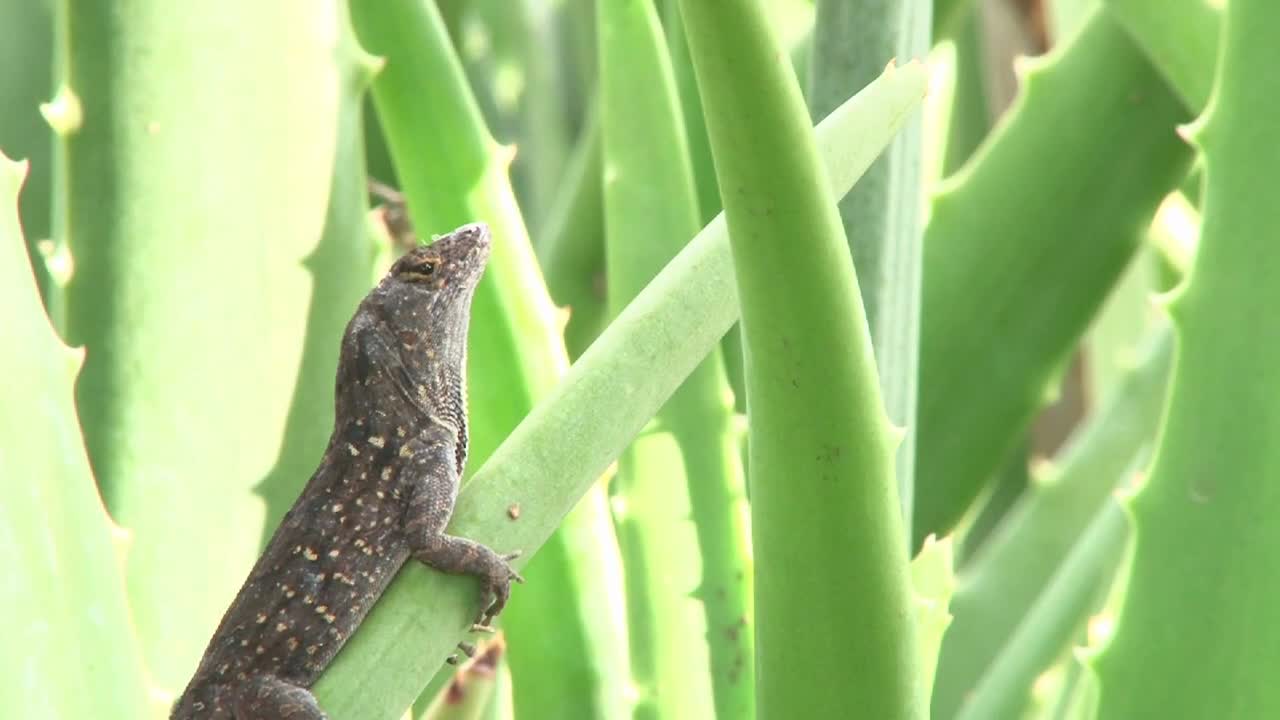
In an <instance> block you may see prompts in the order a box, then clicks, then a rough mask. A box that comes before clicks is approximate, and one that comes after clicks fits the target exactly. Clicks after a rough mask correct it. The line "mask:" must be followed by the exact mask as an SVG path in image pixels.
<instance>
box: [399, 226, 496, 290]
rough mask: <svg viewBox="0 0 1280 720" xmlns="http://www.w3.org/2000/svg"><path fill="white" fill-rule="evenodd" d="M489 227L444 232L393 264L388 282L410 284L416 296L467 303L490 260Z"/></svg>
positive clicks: (409, 287) (461, 228)
mask: <svg viewBox="0 0 1280 720" xmlns="http://www.w3.org/2000/svg"><path fill="white" fill-rule="evenodd" d="M489 244H490V243H489V227H488V226H487V225H485V224H484V223H471V224H470V225H463V226H462V227H460V228H458V229H457V230H454V231H453V232H451V233H449V234H447V235H441V236H439V237H437V238H436V240H435V241H434V242H432V243H431V244H430V245H426V246H423V247H417V248H414V249H413V250H410V251H409V252H407V253H405V254H404V255H403V256H402V257H401V258H400V259H399V260H397V261H396V262H395V264H394V265H392V266H391V271H390V272H388V273H387V281H389V282H391V283H396V284H403V285H405V286H407V288H408V289H409V290H410V292H413V293H415V294H416V295H420V296H423V297H422V299H426V298H425V296H426V295H431V296H434V297H432V298H431V304H432V305H436V306H438V305H439V303H440V301H441V300H445V301H452V300H454V299H461V300H463V301H464V302H467V301H469V300H470V298H471V294H472V293H473V292H474V291H475V288H476V284H477V283H479V282H480V276H481V275H482V274H484V267H485V264H486V263H487V262H488V260H489Z"/></svg>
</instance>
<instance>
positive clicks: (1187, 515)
mask: <svg viewBox="0 0 1280 720" xmlns="http://www.w3.org/2000/svg"><path fill="white" fill-rule="evenodd" d="M1038 7H1041V9H1043V10H1044V14H1043V15H1042V16H1041V15H1018V11H1016V10H1008V9H1006V10H1004V12H1005V13H1006V18H1008V17H1012V18H1014V19H1015V21H1018V22H1022V23H1024V24H1025V28H1024V29H1032V30H1036V31H1037V32H1038V31H1039V30H1040V29H1044V30H1045V31H1046V32H1047V34H1046V36H1047V37H1048V38H1050V39H1051V40H1052V43H1053V45H1054V47H1053V48H1052V50H1051V51H1050V52H1049V53H1048V54H1047V55H1046V56H1045V57H1044V58H1038V59H1034V60H1031V61H1027V62H1025V63H1021V64H1020V65H1019V67H1018V72H1019V82H1020V90H1019V94H1018V96H1017V98H1016V100H1015V101H1014V104H1013V106H1012V107H1011V108H1009V109H1007V110H1005V111H1002V112H998V111H999V109H998V108H993V107H992V106H991V105H990V104H989V103H988V99H987V97H986V93H987V88H988V87H989V82H990V79H991V78H992V77H996V76H998V75H999V74H1002V73H1005V72H1007V71H1008V68H1007V67H1004V66H1002V65H999V64H998V63H996V62H995V61H993V60H992V58H993V57H995V55H993V54H992V53H990V52H988V51H989V49H990V48H991V47H992V46H993V44H994V43H996V42H998V41H999V40H1000V38H999V37H996V36H995V35H993V33H996V32H999V31H998V30H997V29H996V28H997V25H994V24H992V23H991V22H988V20H989V19H990V17H991V16H990V15H989V13H990V12H991V11H992V8H991V7H988V6H987V4H985V3H973V2H965V1H964V0H934V1H933V2H929V1H928V0H819V2H816V3H809V2H805V1H804V0H786V1H777V2H769V3H763V2H761V1H760V0H596V1H595V2H578V3H563V2H554V1H553V0H517V2H514V3H511V2H498V1H495V0H481V1H480V2H474V3H467V2H457V1H456V0H438V2H437V1H433V0H348V1H347V2H342V1H340V0H324V1H323V2H320V3H310V4H298V3H283V4H270V3H269V4H267V5H265V6H264V5H263V4H262V3H249V2H246V1H245V0H230V1H229V2H223V3H216V4H199V3H197V4H194V5H184V4H174V3H172V2H161V1H160V0H137V1H135V2H132V3H127V4H125V5H121V6H119V7H116V6H114V5H110V6H109V5H104V4H101V3H90V2H85V1H84V0H47V1H32V0H0V19H2V20H0V41H2V42H0V58H3V59H4V61H5V62H4V63H3V64H4V67H5V68H6V73H5V77H4V78H3V80H2V81H0V98H3V100H4V101H5V102H4V103H3V104H0V108H4V110H2V111H0V149H2V150H3V151H4V152H5V159H3V160H0V297H2V298H3V300H4V301H5V302H4V303H3V305H4V307H5V315H4V319H3V321H2V322H0V370H3V372H4V377H5V378H6V380H8V383H7V384H6V388H7V390H6V394H5V402H3V403H0V561H2V562H3V567H4V568H6V570H7V573H6V578H7V580H6V581H5V582H2V583H0V608H2V609H3V611H4V612H3V613H2V614H0V618H2V619H0V634H3V636H4V637H5V639H6V640H7V641H8V642H7V643H6V647H5V650H4V651H3V653H0V715H3V716H4V717H9V716H10V715H12V716H14V717H24V718H25V717H31V718H40V719H41V720H44V719H50V720H52V719H60V718H68V719H70V718H80V717H89V716H92V717H102V718H107V719H108V720H111V719H113V718H121V719H124V718H139V717H154V718H159V717H165V716H166V715H167V712H168V705H169V703H170V702H171V701H172V698H173V697H174V695H175V694H176V693H177V692H179V691H180V690H181V688H182V686H183V684H184V683H185V681H186V680H187V678H188V677H189V676H190V674H191V672H192V670H193V668H194V666H195V663H196V662H197V660H198V658H199V654H200V651H201V649H202V648H203V646H204V643H205V642H206V641H207V639H208V637H209V635H210V633H211V631H212V629H213V626H214V625H215V624H216V622H217V620H218V618H219V616H220V613H221V612H222V610H223V609H224V608H225V607H226V604H227V602H228V601H229V599H230V597H231V596H232V595H233V594H234V593H235V592H236V590H237V588H238V587H239V584H240V582H241V580H242V579H243V577H244V574H245V573H246V572H247V570H248V568H249V567H250V564H251V563H252V562H253V560H254V558H255V556H256V553H257V551H258V549H259V548H260V547H261V544H262V542H263V539H264V538H266V537H268V536H269V534H270V533H271V532H272V531H273V529H274V527H275V524H276V523H277V522H279V519H280V518H281V516H282V515H283V513H284V512H285V511H286V510H287V509H288V507H289V505H290V503H291V502H292V499H293V497H294V496H295V495H296V494H297V492H298V490H299V488H300V487H301V486H302V483H304V482H305V481H306V479H307V477H308V475H309V474H310V472H311V470H312V469H313V468H314V466H315V464H316V463H317V462H318V460H319V457H320V453H321V452H322V450H323V447H324V445H325V442H326V439H327V436H328V432H329V430H330V425H331V421H332V402H333V390H334V388H333V377H334V370H335V363H336V357H337V350H338V339H339V337H340V335H341V332H342V329H343V327H344V324H345V323H346V321H347V319H348V318H349V317H350V314H351V312H352V310H353V308H354V306H355V304H356V303H357V302H358V300H359V298H360V297H361V296H362V295H363V294H364V293H365V292H366V291H367V290H368V288H369V287H370V283H371V281H373V280H374V279H375V278H377V277H378V276H379V275H380V274H381V273H382V272H383V270H384V268H385V267H386V265H387V263H389V262H390V260H391V259H392V258H393V257H394V255H395V253H396V252H397V249H396V247H393V243H394V242H395V241H399V240H403V239H405V237H408V238H409V239H411V240H412V239H413V238H414V236H416V239H417V241H419V242H430V241H431V237H432V235H433V234H435V233H441V232H445V231H448V230H450V229H452V228H453V227H455V226H457V225H460V224H462V223H465V222H471V221H476V220H482V221H485V222H487V223H488V224H489V226H490V228H491V229H492V231H493V236H494V250H493V256H492V259H491V261H490V267H489V268H488V270H487V272H486V275H485V277H484V279H483V281H482V284H481V286H480V288H479V289H478V291H477V295H476V301H475V307H474V312H473V321H472V327H471V336H470V338H469V342H470V353H469V362H470V365H469V368H468V378H469V386H470V388H469V389H470V393H469V397H468V406H469V410H470V417H469V426H470V430H471V441H472V442H471V448H470V461H469V465H468V468H467V472H466V477H465V479H464V485H463V488H462V490H461V493H460V496H459V499H458V504H457V508H456V512H455V515H454V519H453V522H452V525H451V531H452V532H455V533H457V534H460V535H464V536H467V537H472V538H475V539H477V540H479V541H481V542H485V543H488V544H492V545H495V546H499V547H503V548H520V549H521V550H523V551H524V555H523V557H521V558H520V559H519V561H518V562H517V564H518V565H520V567H521V571H522V573H523V574H524V575H525V576H526V577H527V579H528V582H527V583H526V584H525V585H522V586H518V587H517V588H516V589H515V594H514V596H513V598H512V601H511V604H510V606H509V607H508V609H507V610H506V612H505V613H504V614H503V616H502V617H501V618H500V624H501V626H502V627H501V635H500V636H496V637H494V638H488V637H480V638H478V640H479V644H480V645H481V647H480V651H481V652H480V657H479V659H478V660H477V661H474V662H471V663H468V664H464V666H463V667H461V668H456V667H454V666H452V665H449V664H447V663H446V662H445V661H446V659H447V658H448V657H449V655H450V654H451V653H453V652H454V649H455V645H456V643H457V642H458V641H459V640H463V639H468V640H471V641H476V640H477V637H476V636H475V635H474V634H472V633H471V632H469V621H470V620H471V619H472V618H473V617H474V611H475V608H474V602H475V597H474V593H475V588H474V585H473V584H472V582H471V581H470V580H468V579H465V578H456V577H448V576H444V575H440V574H438V573H435V572H433V571H431V570H429V569H427V568H425V567H422V566H420V565H418V564H416V563H411V564H409V565H407V566H406V567H405V568H404V570H403V571H402V572H401V573H400V575H399V577H397V579H396V580H395V581H394V582H393V583H392V585H391V587H390V589H389V590H388V592H387V593H386V594H385V595H384V596H383V597H382V598H381V599H380V601H379V602H378V603H377V605H376V607H375V608H374V610H373V612H372V613H371V614H370V615H369V617H368V618H367V619H366V621H365V622H364V623H363V624H362V625H361V627H360V629H359V631H358V632H357V633H356V634H355V635H354V636H353V637H352V638H351V640H350V641H349V642H348V644H347V645H346V646H345V647H344V648H343V650H342V651H341V652H340V653H339V655H338V657H337V659H336V660H335V661H334V663H333V664H332V666H331V667H329V668H328V669H327V670H326V671H325V673H324V674H323V676H322V677H321V678H320V680H319V681H318V682H317V683H316V686H315V687H314V688H313V689H314V691H315V693H316V695H317V697H318V698H319V700H320V702H321V704H322V705H323V707H324V708H325V709H326V711H327V712H328V713H329V714H330V716H331V717H333V718H361V719H364V718H373V719H375V720H377V719H379V718H383V719H387V720H391V719H392V718H402V717H405V716H406V715H408V716H410V717H413V718H446V717H449V718H454V717H456V718H463V717H467V718H493V719H495V720H501V719H503V718H542V717H557V718H591V719H596V718H599V719H601V720H607V719H612V718H625V717H644V718H657V719H659V720H662V719H666V718H685V717H695V718H703V717H707V718H710V717H717V718H722V719H733V720H737V719H747V718H753V717H758V718H763V719H770V718H790V717H797V716H822V717H858V716H867V717H875V718H905V719H911V720H918V719H923V718H927V717H932V718H939V719H940V720H951V719H952V718H964V719H966V720H977V719H981V720H987V719H988V718H996V719H1001V718H1011V719H1012V718H1037V719H1039V718H1045V719H1048V718H1055V719H1057V718H1073V719H1075V718H1079V719H1081V720H1087V719H1091V718H1098V717H1101V718H1107V719H1110V718H1131V717H1169V718H1183V717H1185V718H1199V717H1210V716H1212V717H1218V716H1223V717H1249V718H1253V717H1270V716H1271V715H1275V714H1277V713H1280V694H1277V692H1276V691H1275V689H1274V688H1275V685H1274V683H1272V682H1271V677H1272V676H1273V675H1274V673H1275V671H1276V669H1277V667H1280V663H1278V662H1277V660H1278V659H1277V657H1276V650H1275V648H1276V647H1277V642H1276V639H1277V632H1280V631H1278V630H1277V628H1280V625H1277V624H1276V623H1275V622H1273V621H1272V618H1271V616H1272V615H1273V614H1274V613H1272V612H1271V609H1270V608H1271V605H1272V604H1274V603H1270V602H1269V600H1270V598H1272V597H1273V595H1274V594H1275V593H1274V592H1273V588H1272V585H1273V582H1272V580H1271V578H1272V576H1274V575H1275V573H1273V572H1268V568H1271V567H1273V566H1275V561H1274V558H1273V555H1274V552H1275V547H1276V545H1277V543H1276V540H1275V538H1273V537H1272V536H1273V534H1274V533H1273V532H1272V531H1271V529H1270V528H1271V525H1272V524H1271V523H1268V522H1267V521H1266V509H1267V507H1268V505H1269V503H1270V501H1271V496H1272V495H1273V494H1274V493H1272V492H1271V490H1270V488H1271V486H1272V485H1271V483H1270V475H1271V474H1273V470H1274V467H1275V466H1276V463H1275V462H1273V459H1272V457H1271V456H1272V454H1273V451H1272V448H1271V446H1272V445H1273V443H1271V442H1270V441H1269V436H1268V432H1269V428H1270V427H1271V425H1270V424H1269V421H1270V417H1271V414H1272V411H1273V410H1275V409H1276V407H1277V405H1276V402H1275V401H1274V400H1273V398H1272V395H1273V393H1270V392H1269V388H1270V387H1272V386H1274V385H1276V384H1277V382H1280V378H1273V377H1272V376H1273V375H1274V374H1275V371H1274V370H1273V368H1274V367H1275V366H1276V359H1277V353H1278V352H1280V343H1277V342H1276V337H1275V332H1273V331H1272V330H1271V324H1272V323H1271V322H1270V320H1269V317H1268V316H1267V313H1266V309H1267V308H1270V307H1272V306H1273V305H1275V303H1272V302H1270V294H1271V293H1272V292H1273V290H1272V288H1273V286H1274V283H1273V282H1270V275H1268V273H1270V272H1271V270H1272V268H1273V265H1275V264H1276V263H1277V258H1280V255H1277V250H1276V249H1275V247H1274V245H1275V242H1274V241H1275V239H1276V237H1277V232H1280V231H1278V230H1277V229H1278V228H1280V217H1278V216H1277V210H1276V204H1275V203H1274V202H1270V201H1269V200H1268V198H1267V195H1266V193H1267V192H1268V189H1269V188H1271V187H1273V186H1274V185H1275V182H1274V174H1275V169H1274V168H1276V167H1280V156H1277V152H1278V151H1277V148H1280V138H1277V137H1276V133H1277V128H1280V100H1277V98H1280V92H1277V90H1280V88H1276V87H1274V86H1275V85H1276V82H1277V81H1276V80H1275V78H1274V77H1273V76H1274V73H1273V72H1270V70H1269V68H1270V67H1271V66H1272V65H1274V62H1273V57H1274V49H1273V46H1274V42H1273V39H1274V37H1276V36H1278V35H1280V10H1277V9H1276V8H1275V7H1274V3H1272V2H1267V1H1266V0H1231V2H1230V3H1229V4H1228V5H1227V6H1226V8H1225V10H1224V9H1222V8H1220V7H1214V6H1213V5H1211V4H1207V3H1204V2H1202V0H1079V1H1077V0H1056V1H1053V2H1047V3H1041V4H1039V5H1038ZM1042 21H1043V22H1044V23H1045V25H1044V27H1043V28H1041V27H1040V26H1039V25H1038V23H1040V22H1042ZM931 32H932V37H930V33H931ZM944 42H946V43H952V44H953V45H954V51H951V52H947V51H945V50H944V49H943V48H941V47H939V44H940V43H944ZM931 48H932V50H931ZM1219 56H1220V57H1219ZM946 58H954V60H947V59H946ZM917 59H922V60H925V62H919V61H917ZM891 60H893V61H894V62H893V63H891V62H890V61H891ZM948 62H954V65H953V72H949V73H948V72H942V70H943V69H944V68H943V65H945V64H946V63H948ZM886 68H887V69H886ZM948 76H950V77H954V78H955V81H954V83H953V84H952V86H951V88H950V89H949V90H946V91H945V92H944V93H942V94H943V95H944V96H945V97H946V98H947V101H946V102H934V103H925V104H924V106H925V107H926V111H924V112H922V111H921V106H922V103H921V100H922V98H924V97H925V95H926V88H937V87H939V82H940V78H943V77H948ZM1197 115H1199V116H1200V117H1201V118H1202V119H1201V120H1199V121H1196V122H1195V123H1194V124H1190V125H1188V123H1190V122H1191V121H1192V119H1193V118H1195V117H1196V116H1197ZM813 120H820V122H819V123H818V125H817V126H816V127H815V126H814V125H813ZM931 138H941V139H942V140H941V141H933V140H930V139H931ZM9 157H15V158H17V157H27V158H28V160H27V162H26V164H23V163H19V162H13V161H10V160H8V159H7V158H9ZM369 178H374V179H377V180H379V181H382V182H383V183H386V184H387V185H389V186H390V187H392V188H394V190H395V193H398V194H399V196H400V197H402V198H403V200H404V202H405V206H406V208H407V213H408V218H409V220H410V221H411V223H410V224H411V226H412V233H410V234H409V235H406V236H403V237H398V238H396V239H393V238H391V237H390V236H389V233H388V232H387V228H385V227H382V225H383V223H382V221H381V218H382V217H383V215H382V213H381V212H371V208H370V197H369V196H368V195H367V194H366V187H367V180H368V179H369ZM24 179H25V184H24ZM855 182H856V183H857V184H856V185H855ZM1202 185H1203V187H1202ZM851 188H853V192H852V193H850V190H851ZM383 194H384V195H387V194H391V193H383ZM374 200H376V198H374ZM397 247H398V246H397ZM1272 274H1274V273H1272ZM1174 285H1176V288H1177V289H1175V290H1174V291H1172V292H1171V293H1168V294H1164V295H1158V293H1162V292H1164V291H1166V290H1167V289H1168V288H1169V287H1170V286H1174ZM1153 297H1158V298H1159V299H1158V300H1157V301H1155V302H1153V301H1152V298H1153ZM1166 317H1167V318H1168V319H1169V322H1166V321H1165V319H1164V318H1166ZM68 348H70V349H68ZM1273 351H1275V352H1273ZM1073 357H1074V358H1078V359H1080V360H1081V362H1083V364H1084V368H1085V371H1084V373H1083V374H1082V377H1083V378H1084V379H1085V380H1084V383H1083V386H1082V388H1083V397H1084V398H1085V404H1084V408H1083V410H1082V411H1081V412H1080V413H1079V414H1078V415H1077V416H1075V417H1072V418H1071V421H1072V423H1073V424H1074V430H1073V432H1072V434H1071V439H1070V441H1069V442H1068V443H1067V444H1066V445H1065V446H1064V447H1063V448H1062V449H1060V450H1059V449H1055V448H1051V447H1048V446H1046V445H1044V444H1041V443H1040V442H1039V441H1038V440H1037V434H1036V431H1035V427H1036V422H1037V418H1038V417H1039V415H1040V413H1041V411H1042V410H1043V408H1044V407H1045V405H1046V404H1047V403H1048V402H1049V401H1050V400H1051V399H1052V398H1053V397H1054V395H1055V394H1056V392H1057V389H1058V386H1059V384H1060V382H1061V375H1062V370H1063V368H1064V367H1065V365H1066V362H1067V361H1068V359H1069V358H1073ZM1028 457H1031V458H1034V461H1033V462H1032V463H1031V464H1030V465H1028V463H1027V459H1028ZM1201 579H1203V580H1204V581H1203V582H1201V581H1200V580H1201ZM1203 618H1211V619H1212V622H1210V621H1207V620H1202V619H1203Z"/></svg>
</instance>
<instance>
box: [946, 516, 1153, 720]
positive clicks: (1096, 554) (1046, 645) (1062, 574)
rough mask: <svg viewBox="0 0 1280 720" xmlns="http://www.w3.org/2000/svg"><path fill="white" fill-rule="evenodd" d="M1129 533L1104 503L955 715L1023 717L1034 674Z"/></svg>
mask: <svg viewBox="0 0 1280 720" xmlns="http://www.w3.org/2000/svg"><path fill="white" fill-rule="evenodd" d="M1128 534H1129V525H1128V523H1127V522H1126V519H1125V514H1124V511H1122V510H1121V509H1120V506H1119V504H1117V503H1115V502H1114V501H1113V502H1109V503H1107V504H1106V505H1105V506H1104V507H1103V508H1102V510H1101V511H1100V512H1099V513H1098V515H1097V517H1096V518H1094V520H1093V521H1092V522H1091V523H1090V524H1089V528H1088V530H1087V531H1086V532H1085V533H1084V534H1083V535H1082V536H1081V537H1080V541H1079V542H1078V543H1077V544H1076V546H1075V547H1074V548H1072V550H1071V553H1070V554H1069V555H1068V556H1067V558H1066V559H1065V561H1064V562H1063V563H1062V565H1061V567H1059V568H1058V571H1057V572H1056V573H1054V575H1053V580H1052V581H1051V582H1049V583H1048V584H1047V585H1045V587H1044V590H1043V592H1041V593H1040V595H1039V597H1038V598H1037V599H1036V602H1035V604H1034V605H1032V607H1031V608H1030V611H1029V612H1028V613H1027V615H1026V616H1025V618H1024V619H1023V622H1021V623H1020V624H1019V625H1018V627H1017V630H1016V631H1015V632H1014V633H1013V635H1012V636H1011V637H1010V638H1009V641H1008V643H1007V644H1006V645H1005V647H1004V648H1002V649H1001V652H1000V655H999V656H997V657H996V659H995V661H994V662H993V663H992V664H991V667H990V669H989V670H988V671H987V673H986V674H985V675H984V676H983V677H982V681H981V682H979V683H978V685H977V686H976V687H975V688H974V690H973V693H972V694H971V695H970V696H969V697H968V698H967V699H966V701H965V704H964V706H963V707H962V709H961V711H960V712H959V713H958V714H957V715H956V716H955V717H956V718H957V720H1018V719H1019V718H1021V717H1022V712H1023V709H1024V707H1025V706H1026V704H1027V701H1028V699H1029V698H1030V695H1031V685H1032V683H1033V682H1034V681H1035V679H1036V677H1037V676H1039V675H1040V673H1042V672H1044V671H1045V670H1047V669H1048V667H1049V665H1050V664H1052V662H1053V661H1054V659H1055V658H1057V657H1058V656H1059V655H1060V654H1061V653H1062V648H1063V646H1064V645H1066V644H1067V642H1068V640H1069V639H1070V638H1071V637H1072V635H1074V634H1075V633H1077V632H1078V631H1079V630H1080V629H1081V628H1082V627H1083V625H1084V621H1085V617H1086V616H1087V615H1088V613H1089V612H1090V610H1091V609H1093V608H1095V607H1096V606H1097V604H1098V600H1099V597H1100V595H1101V594H1102V590H1103V589H1105V587H1106V585H1107V583H1106V581H1107V580H1108V579H1109V578H1110V577H1111V576H1112V575H1113V574H1114V571H1115V568H1116V565H1117V564H1119V562H1120V559H1121V555H1122V550H1123V549H1124V543H1125V540H1126V539H1127V538H1128Z"/></svg>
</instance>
